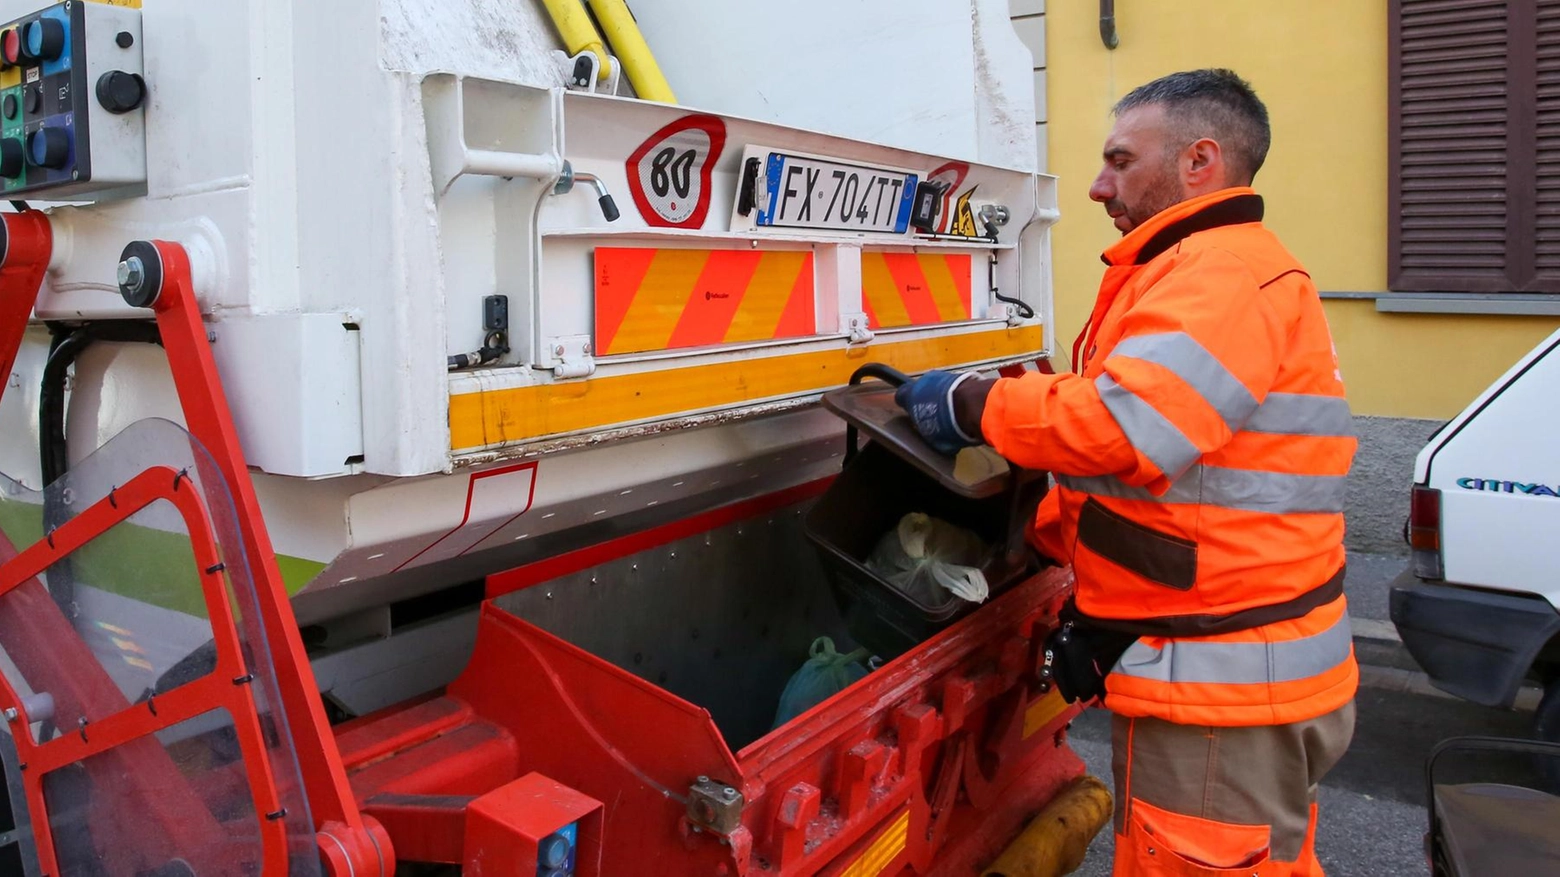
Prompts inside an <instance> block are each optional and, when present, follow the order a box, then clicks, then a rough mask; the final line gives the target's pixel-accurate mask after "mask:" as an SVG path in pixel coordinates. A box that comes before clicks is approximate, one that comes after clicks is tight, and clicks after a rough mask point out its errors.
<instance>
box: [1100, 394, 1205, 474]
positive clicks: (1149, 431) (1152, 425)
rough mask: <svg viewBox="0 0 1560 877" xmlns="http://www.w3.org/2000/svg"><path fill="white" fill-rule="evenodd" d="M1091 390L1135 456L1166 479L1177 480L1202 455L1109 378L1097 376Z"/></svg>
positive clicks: (1168, 424)
mask: <svg viewBox="0 0 1560 877" xmlns="http://www.w3.org/2000/svg"><path fill="white" fill-rule="evenodd" d="M1094 386H1095V388H1096V389H1097V390H1098V391H1099V394H1100V401H1101V402H1104V403H1105V408H1106V410H1108V411H1110V416H1111V417H1114V418H1116V425H1117V426H1119V427H1121V431H1122V433H1124V434H1125V435H1126V437H1127V441H1129V442H1131V443H1132V446H1133V447H1134V448H1137V450H1138V453H1140V454H1142V455H1143V456H1145V457H1147V458H1149V459H1150V460H1152V461H1153V462H1154V465H1155V466H1158V467H1159V471H1160V472H1163V473H1164V474H1165V477H1166V478H1170V479H1172V480H1173V479H1175V478H1179V477H1180V476H1181V474H1182V473H1183V472H1185V471H1186V470H1187V469H1188V468H1190V467H1191V465H1192V464H1193V463H1195V462H1197V458H1198V457H1201V456H1202V451H1200V450H1198V449H1197V446H1196V445H1194V444H1192V440H1191V439H1189V438H1187V437H1186V433H1184V432H1181V430H1180V429H1179V428H1178V427H1176V425H1175V424H1173V423H1171V422H1170V421H1169V419H1168V418H1166V417H1165V416H1164V415H1163V414H1160V413H1159V412H1158V411H1156V410H1154V406H1152V405H1150V404H1148V403H1147V402H1145V401H1143V399H1142V398H1141V397H1139V396H1138V395H1137V394H1136V393H1134V392H1132V391H1131V390H1128V389H1127V388H1125V387H1123V386H1121V385H1120V384H1118V383H1116V381H1115V379H1113V378H1112V377H1111V376H1110V375H1100V376H1099V377H1098V378H1097V379H1095V381H1094Z"/></svg>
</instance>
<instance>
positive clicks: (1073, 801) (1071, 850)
mask: <svg viewBox="0 0 1560 877" xmlns="http://www.w3.org/2000/svg"><path fill="white" fill-rule="evenodd" d="M1110 814H1111V800H1110V790H1109V789H1107V788H1105V784H1104V783H1102V782H1100V781H1099V780H1097V779H1095V778H1094V777H1091V776H1087V775H1085V776H1082V777H1079V778H1078V779H1077V780H1075V781H1073V784H1072V785H1071V786H1069V787H1067V788H1066V789H1063V790H1062V792H1061V793H1060V794H1058V795H1057V796H1056V797H1055V798H1052V799H1051V803H1049V804H1047V805H1045V809H1044V810H1041V811H1040V815H1039V816H1036V817H1035V818H1034V819H1032V820H1030V822H1029V824H1028V825H1027V826H1025V827H1024V830H1023V831H1021V832H1019V835H1018V837H1017V838H1015V839H1014V841H1013V843H1012V844H1010V845H1009V846H1008V848H1007V849H1006V850H1004V851H1003V853H1002V855H1000V856H998V857H997V860H996V861H995V862H993V863H992V864H991V867H989V868H987V869H986V870H984V871H982V872H980V873H981V877H1060V875H1062V874H1071V873H1072V872H1073V871H1076V870H1077V869H1078V866H1079V865H1082V864H1083V854H1084V853H1085V852H1088V849H1089V841H1091V840H1093V839H1094V835H1096V834H1098V833H1099V830H1100V829H1101V828H1104V827H1105V823H1107V822H1109V821H1110Z"/></svg>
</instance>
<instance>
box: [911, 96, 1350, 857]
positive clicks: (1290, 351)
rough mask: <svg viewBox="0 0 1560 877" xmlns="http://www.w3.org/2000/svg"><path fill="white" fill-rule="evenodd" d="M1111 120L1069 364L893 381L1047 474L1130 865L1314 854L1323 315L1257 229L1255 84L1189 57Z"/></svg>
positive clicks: (1327, 355)
mask: <svg viewBox="0 0 1560 877" xmlns="http://www.w3.org/2000/svg"><path fill="white" fill-rule="evenodd" d="M1115 117H1116V124H1115V127H1114V129H1113V130H1112V131H1111V134H1110V136H1109V139H1107V140H1106V142H1105V150H1104V157H1105V165H1104V167H1103V169H1101V171H1100V174H1099V176H1098V177H1097V178H1096V179H1095V181H1094V184H1093V186H1091V187H1090V190H1089V195H1090V197H1091V198H1093V199H1094V200H1095V201H1098V202H1100V203H1102V204H1103V205H1104V206H1105V210H1106V212H1107V213H1109V214H1110V216H1111V218H1112V219H1113V220H1114V221H1115V225H1116V227H1117V228H1118V229H1120V230H1121V232H1122V235H1123V236H1122V238H1121V240H1120V242H1118V243H1117V244H1115V245H1114V246H1112V247H1111V248H1110V249H1108V250H1107V251H1106V252H1105V254H1104V260H1105V264H1106V268H1105V277H1104V280H1103V282H1102V283H1101V285H1100V292H1099V298H1098V300H1097V301H1096V303H1095V305H1094V311H1093V315H1092V316H1091V317H1090V319H1089V323H1088V326H1087V328H1086V329H1085V331H1084V333H1083V335H1082V336H1081V337H1080V338H1079V340H1078V343H1077V345H1076V346H1075V348H1074V356H1073V360H1074V363H1075V366H1074V367H1075V369H1076V373H1075V374H1060V375H1048V374H1040V373H1028V374H1025V375H1024V376H1022V377H1018V378H1004V379H999V380H985V379H982V378H981V377H979V376H977V375H975V374H974V373H965V374H950V373H947V372H932V373H930V374H928V375H925V376H923V377H921V378H919V379H917V380H915V381H912V382H910V383H907V384H905V385H904V386H903V387H901V388H900V390H899V392H898V399H899V401H900V404H901V405H903V406H904V407H905V408H906V410H907V411H909V412H910V413H911V415H912V417H913V419H914V420H915V421H916V426H917V428H918V429H919V430H920V431H921V433H922V434H923V436H925V437H926V438H927V439H928V440H929V441H930V442H931V443H932V444H933V445H934V446H935V447H938V448H939V449H940V450H943V451H944V452H948V453H951V452H954V451H956V450H957V449H958V448H959V447H961V446H964V445H968V444H974V443H976V442H977V441H978V440H981V439H983V440H984V441H985V442H987V443H989V444H990V445H991V446H992V447H993V448H995V449H996V450H997V451H998V452H1000V453H1001V454H1002V455H1003V456H1004V457H1006V458H1008V459H1009V460H1012V461H1013V462H1015V463H1017V464H1018V465H1020V466H1024V467H1029V468H1034V469H1046V470H1050V471H1051V472H1052V473H1054V474H1055V476H1056V482H1057V488H1056V489H1055V490H1054V491H1052V492H1051V493H1050V494H1049V495H1048V496H1047V498H1046V500H1045V502H1044V503H1042V505H1041V507H1040V512H1039V515H1038V517H1037V520H1036V522H1035V530H1034V534H1033V535H1034V541H1035V544H1036V545H1037V546H1038V547H1039V548H1040V549H1041V550H1042V551H1043V552H1044V553H1045V554H1047V555H1049V556H1050V557H1052V558H1054V559H1056V560H1059V561H1063V562H1068V563H1071V564H1072V566H1073V568H1074V571H1075V573H1076V576H1077V590H1076V593H1075V596H1074V602H1073V605H1071V606H1069V608H1068V611H1067V613H1066V617H1067V618H1068V619H1070V620H1071V623H1072V628H1073V629H1072V632H1071V635H1070V637H1069V638H1068V640H1067V641H1068V642H1070V643H1072V646H1071V647H1070V648H1071V652H1069V650H1068V649H1064V648H1060V647H1058V648H1055V649H1053V652H1055V653H1057V654H1058V655H1059V660H1060V661H1061V662H1062V663H1063V664H1066V663H1067V662H1069V661H1071V663H1072V664H1074V665H1080V664H1081V665H1083V666H1082V667H1080V666H1071V667H1068V666H1062V667H1059V668H1058V669H1059V671H1060V674H1061V677H1062V678H1069V679H1074V680H1076V678H1077V677H1078V676H1079V675H1080V674H1082V673H1083V671H1084V670H1086V669H1091V668H1092V669H1094V670H1096V671H1097V672H1096V675H1095V676H1094V677H1093V678H1094V680H1095V681H1096V682H1098V681H1099V676H1100V675H1103V677H1104V678H1103V684H1102V685H1100V686H1099V688H1098V689H1097V690H1098V691H1101V692H1102V693H1103V699H1104V706H1105V707H1106V708H1108V709H1110V710H1111V711H1112V712H1113V713H1114V714H1115V715H1114V718H1113V724H1112V732H1113V733H1112V736H1113V744H1114V746H1113V748H1114V765H1113V766H1114V773H1115V783H1116V801H1117V807H1116V823H1115V828H1116V860H1115V873H1116V874H1118V875H1123V874H1149V875H1153V874H1176V875H1196V874H1233V873H1240V874H1255V875H1260V877H1267V875H1289V874H1297V875H1302V874H1303V875H1312V874H1321V873H1322V869H1321V866H1320V864H1319V863H1318V862H1317V859H1316V854H1315V849H1314V841H1315V830H1316V789H1317V784H1318V783H1319V782H1320V780H1321V778H1322V776H1323V775H1324V774H1325V773H1326V772H1327V771H1328V770H1330V769H1331V768H1332V766H1333V765H1334V764H1335V763H1336V762H1337V761H1338V759H1339V758H1340V757H1341V756H1342V755H1343V752H1344V750H1345V749H1347V748H1348V745H1349V741H1350V739H1351V738H1352V736H1353V732H1354V693H1355V688H1356V686H1357V684H1358V680H1359V669H1358V667H1357V665H1356V664H1355V661H1354V651H1353V640H1352V637H1351V634H1350V629H1349V617H1348V612H1347V611H1346V608H1345V603H1344V596H1343V567H1344V549H1343V530H1344V522H1343V500H1344V477H1345V476H1346V475H1347V474H1348V471H1349V466H1350V463H1351V462H1352V460H1353V457H1354V451H1355V444H1356V442H1355V439H1354V437H1353V430H1352V427H1351V417H1350V413H1349V406H1348V403H1347V402H1346V401H1345V399H1344V391H1343V383H1342V381H1341V379H1340V376H1339V373H1338V368H1337V358H1336V354H1335V352H1334V349H1333V345H1332V339H1331V335H1330V333H1329V331H1328V328H1327V322H1326V319H1325V317H1324V315H1323V313H1322V304H1321V301H1320V300H1319V298H1318V296H1317V292H1316V287H1315V286H1314V285H1313V284H1312V283H1311V278H1310V277H1309V276H1308V275H1307V274H1306V271H1305V269H1304V268H1303V267H1302V266H1301V265H1300V263H1299V262H1298V261H1296V260H1295V257H1294V256H1293V255H1291V254H1290V253H1289V252H1288V251H1287V250H1285V249H1284V247H1283V245H1282V244H1280V243H1279V240H1278V238H1277V237H1275V236H1274V235H1273V233H1272V232H1270V231H1268V230H1267V229H1266V228H1264V227H1263V225H1262V210H1263V205H1262V199H1261V197H1259V196H1258V195H1257V194H1256V193H1255V192H1253V191H1252V190H1251V188H1250V185H1251V182H1252V179H1253V177H1254V176H1255V175H1256V173H1257V170H1258V169H1259V168H1260V167H1261V166H1262V162H1263V160H1264V159H1265V158H1266V155H1267V150H1268V143H1269V139H1270V129H1269V125H1268V117H1267V109H1266V107H1264V106H1263V105H1262V102H1261V101H1260V100H1258V99H1257V96H1256V95H1255V94H1254V93H1253V92H1252V90H1251V88H1250V86H1248V85H1247V84H1246V83H1245V82H1244V81H1243V80H1241V79H1240V77H1238V76H1236V75H1235V74H1234V73H1231V72H1230V71H1227V70H1198V71H1191V72H1184V73H1176V74H1172V75H1170V76H1166V77H1163V78H1161V79H1157V80H1155V81H1153V82H1150V83H1148V84H1147V85H1144V86H1142V87H1140V88H1138V89H1136V90H1135V91H1133V92H1131V93H1130V94H1128V95H1127V96H1126V97H1124V98H1122V100H1121V101H1120V103H1118V104H1117V105H1116V107H1115ZM1054 642H1056V640H1054V639H1053V643H1054ZM1080 643H1082V644H1085V646H1084V654H1083V656H1082V657H1080V656H1079V655H1078V654H1077V652H1078V651H1079V648H1080V645H1079V644H1080ZM1090 644H1092V645H1090ZM1084 675H1086V674H1084ZM1059 687H1061V688H1062V689H1063V693H1064V694H1071V695H1072V696H1078V692H1079V691H1080V685H1079V683H1077V682H1076V681H1074V682H1073V684H1072V692H1068V690H1067V686H1066V685H1059ZM1082 687H1083V688H1084V689H1087V686H1086V685H1085V686H1082ZM1090 693H1092V692H1088V691H1086V690H1085V691H1084V694H1083V695H1082V696H1088V695H1089V694H1090ZM1225 869H1240V870H1238V871H1236V870H1225Z"/></svg>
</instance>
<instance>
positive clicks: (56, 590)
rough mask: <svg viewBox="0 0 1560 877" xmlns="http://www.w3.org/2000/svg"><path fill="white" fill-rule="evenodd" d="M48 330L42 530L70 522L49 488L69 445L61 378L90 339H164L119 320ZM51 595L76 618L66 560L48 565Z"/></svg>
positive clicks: (42, 394) (41, 407)
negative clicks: (49, 336) (49, 338)
mask: <svg viewBox="0 0 1560 877" xmlns="http://www.w3.org/2000/svg"><path fill="white" fill-rule="evenodd" d="M49 331H50V332H51V333H52V334H53V338H52V340H51V342H50V344H49V358H48V359H47V360H46V361H45V362H44V365H43V378H42V380H41V381H40V386H39V388H38V469H39V472H40V474H41V475H42V476H43V484H44V494H43V531H44V532H45V533H51V532H53V531H54V530H55V529H56V528H58V527H59V526H61V525H62V524H64V523H65V522H66V521H68V520H70V512H69V510H67V509H66V508H65V507H64V505H63V503H62V501H61V500H62V499H63V497H62V496H60V495H59V494H58V493H56V492H54V491H51V490H50V489H49V488H50V487H52V486H53V485H54V484H55V483H56V482H57V481H59V480H60V479H61V478H63V477H65V473H66V472H67V471H68V470H69V469H70V446H69V442H68V440H67V438H66V433H65V409H66V407H67V405H66V401H67V400H66V391H65V378H66V377H67V376H68V375H69V373H70V367H71V365H72V364H74V363H75V361H76V359H77V357H79V356H81V352H82V351H83V350H86V349H87V348H88V347H90V346H91V345H92V343H93V342H94V341H126V342H145V343H151V344H161V343H162V339H161V337H160V336H159V335H158V333H157V326H156V324H154V323H143V322H125V321H120V320H115V321H108V322H102V323H89V324H85V325H80V326H66V325H60V324H55V323H51V324H49ZM49 595H50V596H52V597H53V598H54V602H55V603H57V604H58V605H59V607H60V608H61V609H62V610H63V611H64V612H65V614H66V617H67V618H74V617H75V615H76V613H75V609H74V603H75V596H76V595H75V577H74V575H73V574H72V572H71V567H70V560H69V558H66V559H63V560H61V561H60V562H59V563H56V564H54V565H53V566H51V567H50V568H49Z"/></svg>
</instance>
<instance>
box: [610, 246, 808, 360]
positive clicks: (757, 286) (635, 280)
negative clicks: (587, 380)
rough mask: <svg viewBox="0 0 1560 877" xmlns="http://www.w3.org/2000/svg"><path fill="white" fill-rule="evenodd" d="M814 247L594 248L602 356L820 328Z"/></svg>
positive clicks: (765, 337) (765, 338) (782, 335)
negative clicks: (814, 299) (814, 284)
mask: <svg viewBox="0 0 1560 877" xmlns="http://www.w3.org/2000/svg"><path fill="white" fill-rule="evenodd" d="M816 314H817V311H816V308H815V305H814V302H813V254H812V252H811V251H806V250H803V251H754V250H676V249H651V248H627V247H597V248H596V350H597V351H598V354H599V355H601V356H612V355H614V354H623V353H643V352H646V351H654V350H670V349H679V348H686V347H707V346H711V345H718V344H740V343H744V342H753V341H769V340H773V339H777V338H796V337H800V336H807V335H812V334H814V333H815V332H816V331H817V316H816Z"/></svg>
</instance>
